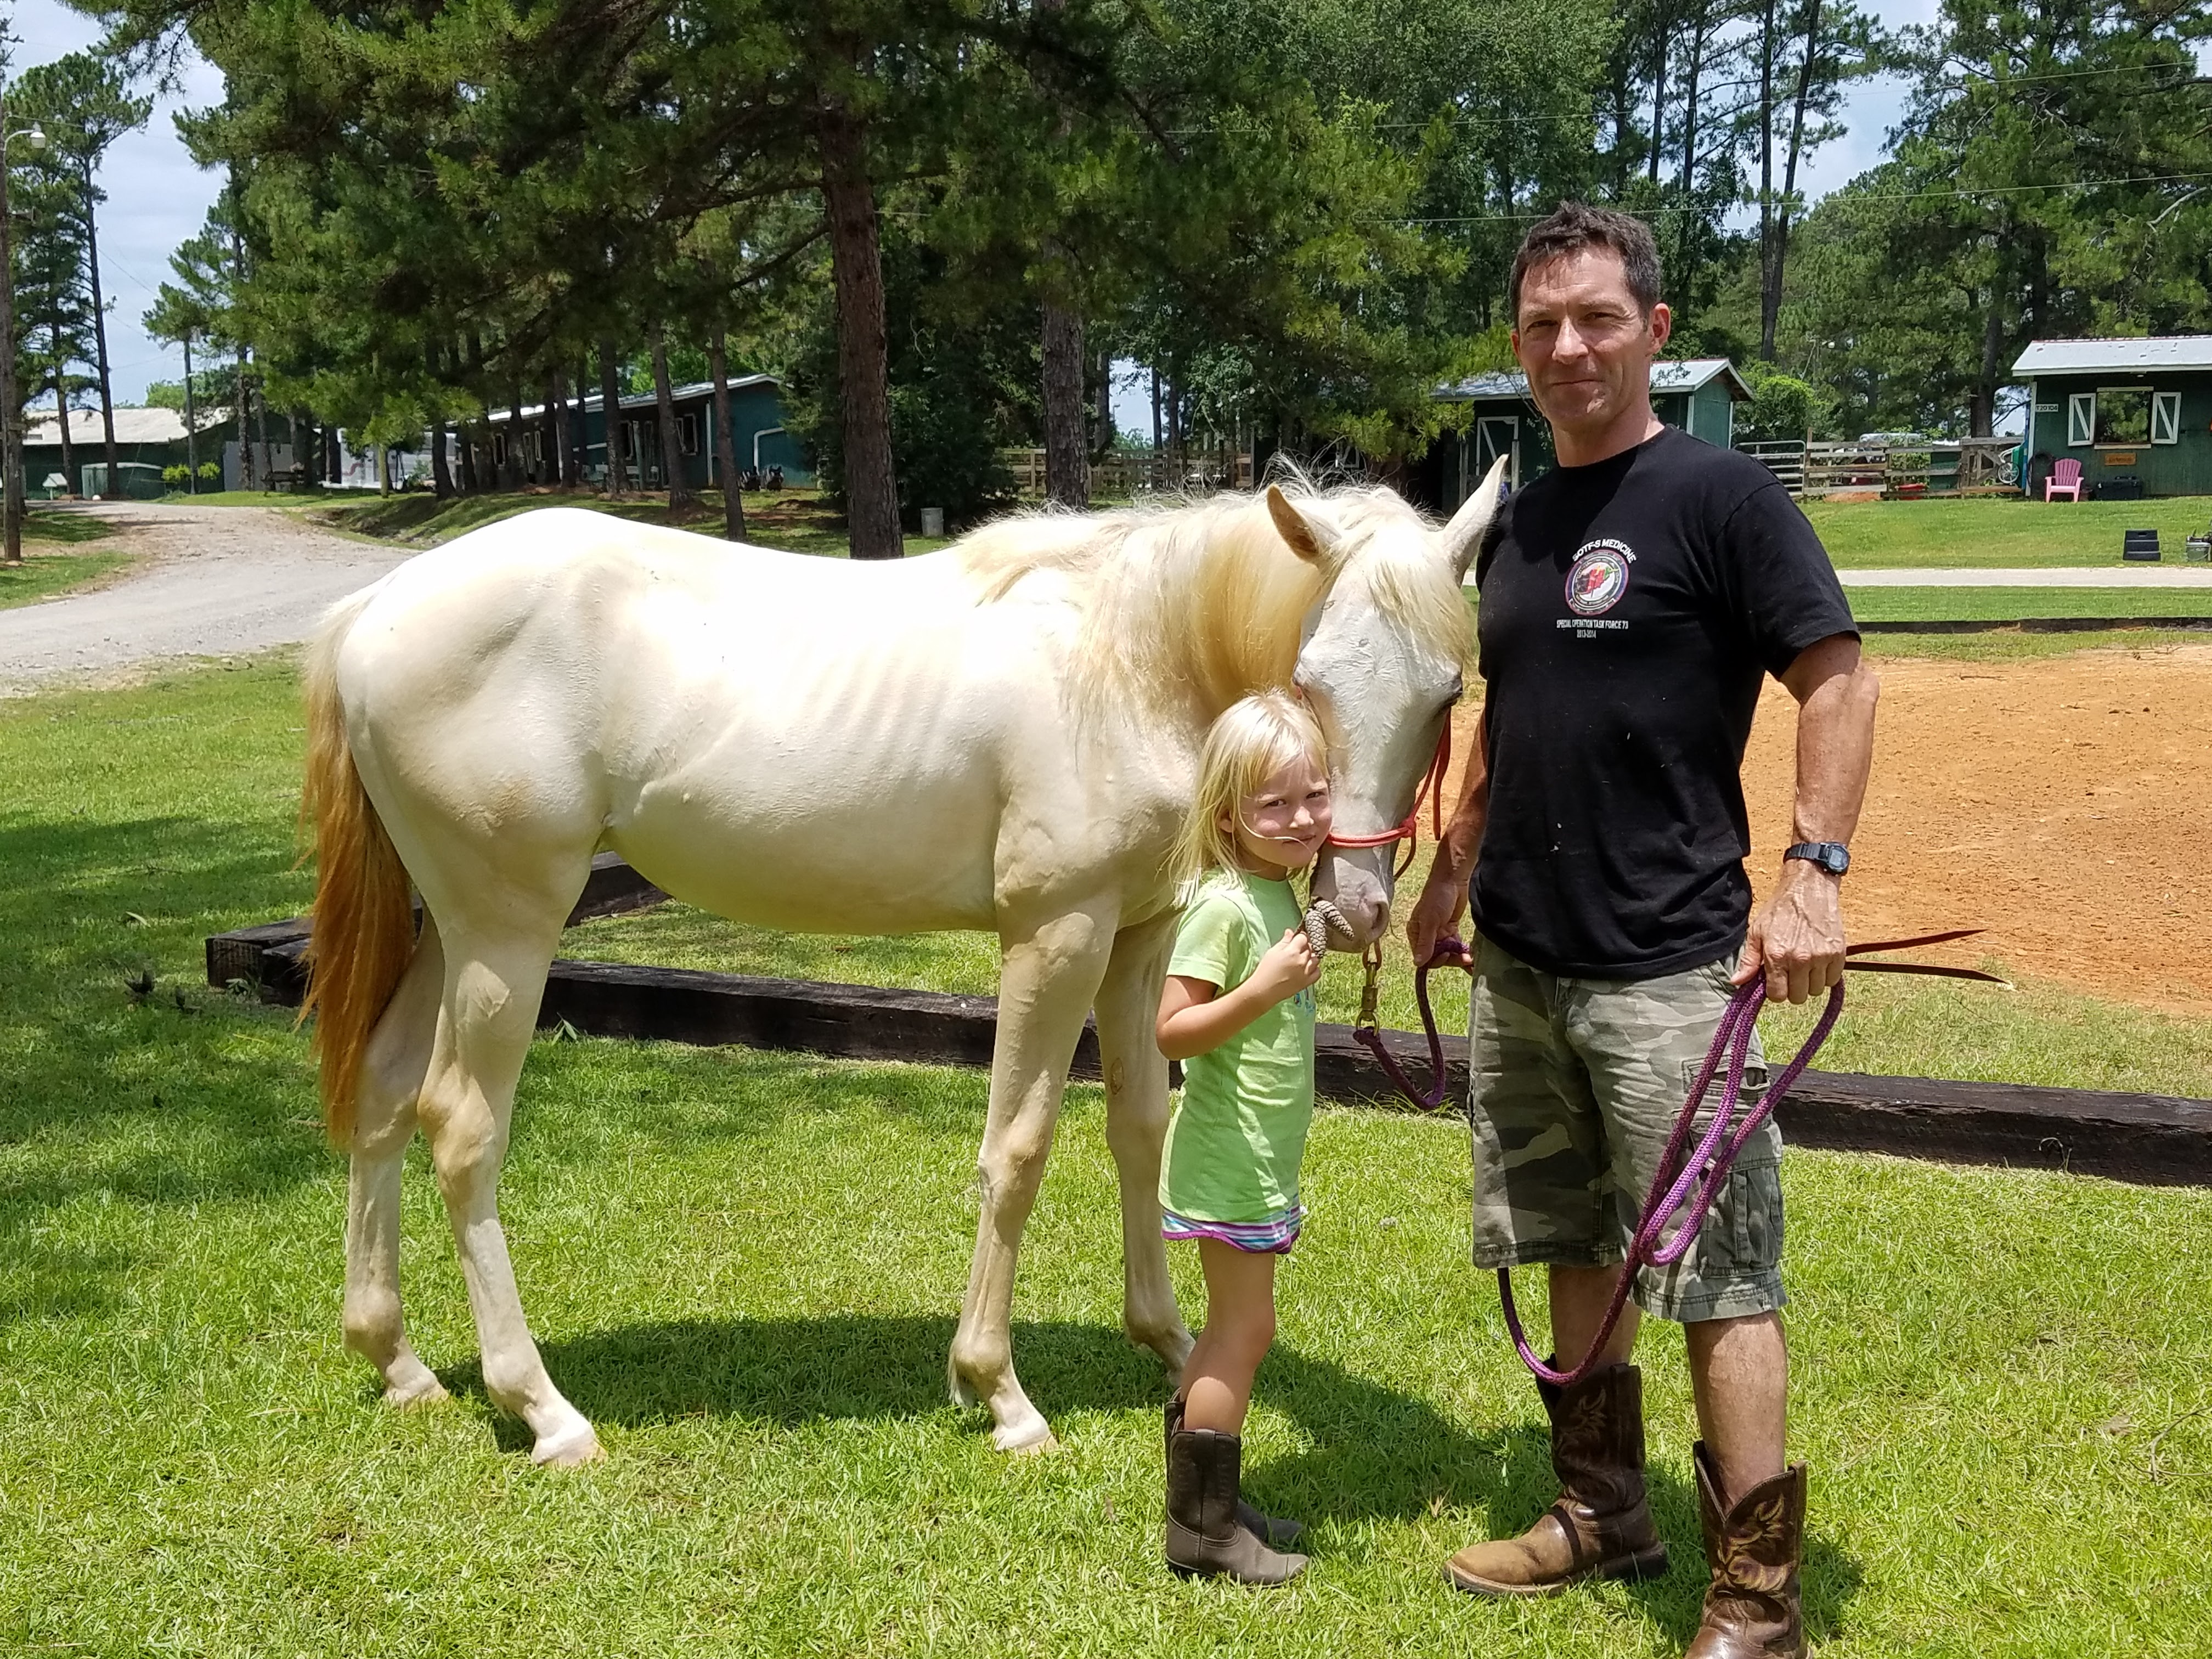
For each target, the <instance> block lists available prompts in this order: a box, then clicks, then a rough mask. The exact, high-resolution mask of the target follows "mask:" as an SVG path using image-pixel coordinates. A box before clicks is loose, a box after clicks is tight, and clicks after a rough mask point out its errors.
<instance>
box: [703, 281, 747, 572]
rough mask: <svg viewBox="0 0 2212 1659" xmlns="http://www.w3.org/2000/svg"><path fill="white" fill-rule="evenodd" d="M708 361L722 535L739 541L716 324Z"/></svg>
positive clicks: (731, 436)
mask: <svg viewBox="0 0 2212 1659" xmlns="http://www.w3.org/2000/svg"><path fill="white" fill-rule="evenodd" d="M707 361H708V364H709V365H711V366H712V368H714V470H715V471H717V472H719V473H720V474H721V475H722V535H723V537H724V538H726V539H727V540H730V541H733V542H741V541H743V540H744V538H745V493H744V490H742V489H739V488H738V435H737V433H736V432H735V431H734V430H733V429H732V428H731V426H730V365H729V357H728V345H727V342H726V340H725V339H724V338H723V335H722V329H721V326H720V325H719V324H717V325H715V328H714V337H713V338H712V339H710V340H709V341H708V343H707Z"/></svg>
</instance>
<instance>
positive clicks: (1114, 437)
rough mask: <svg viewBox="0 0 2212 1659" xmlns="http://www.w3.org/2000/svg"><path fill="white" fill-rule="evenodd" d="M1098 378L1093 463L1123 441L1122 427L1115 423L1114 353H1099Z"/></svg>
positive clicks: (1093, 412) (1093, 407) (1092, 447)
mask: <svg viewBox="0 0 2212 1659" xmlns="http://www.w3.org/2000/svg"><path fill="white" fill-rule="evenodd" d="M1097 367H1098V379H1097V383H1096V390H1095V393H1094V395H1095V396H1096V397H1097V403H1096V404H1094V405H1093V406H1092V409H1091V415H1092V423H1091V461H1092V462H1093V464H1096V463H1097V462H1100V461H1103V460H1104V459H1106V458H1107V457H1108V456H1109V455H1111V454H1112V453H1114V451H1115V447H1116V446H1118V445H1119V444H1120V443H1121V431H1120V429H1119V428H1117V427H1115V424H1114V354H1113V353H1112V352H1110V351H1102V352H1100V353H1099V354H1098V364H1097Z"/></svg>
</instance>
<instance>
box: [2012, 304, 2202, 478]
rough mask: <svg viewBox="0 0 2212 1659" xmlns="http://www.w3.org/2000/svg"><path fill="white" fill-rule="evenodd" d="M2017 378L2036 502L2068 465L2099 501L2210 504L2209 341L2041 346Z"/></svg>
mask: <svg viewBox="0 0 2212 1659" xmlns="http://www.w3.org/2000/svg"><path fill="white" fill-rule="evenodd" d="M2013 378H2014V380H2015V381H2024V382H2026V383H2027V386H2028V389H2029V392H2030V393H2031V396H2030V398H2029V406H2028V417H2027V435H2026V437H2025V438H2024V439H2023V441H2022V448H2023V451H2024V453H2026V455H2027V477H2026V479H2025V483H2026V485H2027V493H2028V494H2029V495H2033V496H2040V495H2042V494H2043V481H2044V480H2045V478H2047V477H2050V476H2051V469H2052V467H2053V466H2054V465H2056V464H2057V462H2058V461H2060V460H2062V459H2066V458H2069V457H2070V458H2072V459H2075V460H2077V461H2079V462H2080V463H2081V480H2082V482H2083V483H2085V484H2087V486H2088V491H2087V493H2088V494H2089V495H2092V496H2096V495H2103V496H2104V497H2105V498H2106V499H2107V500H2124V499H2127V498H2129V497H2131V496H2135V495H2212V334H2172V335H2163V336H2147V337H2139V338H2130V339H2106V340H2037V341H2034V342H2033V343H2031V344H2030V345H2029V346H2028V348H2027V349H2026V350H2025V351H2023V352H2021V354H2020V356H2019V358H2018V360H2017V361H2016V362H2014V364H2013Z"/></svg>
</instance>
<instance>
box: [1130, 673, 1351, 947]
mask: <svg viewBox="0 0 2212 1659" xmlns="http://www.w3.org/2000/svg"><path fill="white" fill-rule="evenodd" d="M1297 760H1309V761H1311V762H1313V763H1315V764H1316V766H1317V767H1320V768H1321V769H1323V770H1326V769H1327V768H1328V739H1327V738H1323V737H1322V732H1321V725H1320V722H1318V721H1317V720H1315V719H1314V717H1313V711H1312V710H1311V709H1310V708H1307V707H1306V706H1305V704H1304V702H1300V701H1299V700H1298V699H1297V697H1295V696H1291V693H1289V692H1287V691H1281V690H1274V691H1256V692H1255V693H1253V694H1252V695H1251V696H1249V697H1242V698H1239V699H1238V700H1237V702H1233V703H1231V704H1230V705H1229V707H1228V708H1225V709H1224V710H1223V711H1222V714H1221V718H1220V719H1218V720H1215V721H1214V722H1213V728H1212V730H1211V731H1209V732H1207V733H1206V747H1205V748H1204V749H1203V750H1200V753H1199V757H1198V793H1197V795H1196V797H1195V798H1194V799H1193V800H1192V802H1191V804H1190V816H1189V817H1187V818H1185V819H1184V820H1183V826H1182V834H1181V835H1179V836H1176V845H1175V852H1174V854H1173V855H1172V857H1171V859H1170V864H1169V869H1170V872H1172V873H1173V875H1174V877H1175V880H1176V893H1177V895H1178V896H1179V898H1180V899H1181V901H1182V902H1184V903H1188V902H1189V901H1190V898H1191V896H1192V895H1193V894H1194V893H1195V892H1196V891H1197V889H1198V886H1199V884H1200V883H1201V882H1203V881H1204V880H1205V879H1206V878H1207V877H1208V876H1210V875H1212V873H1213V872H1215V871H1217V870H1235V869H1237V868H1238V867H1239V861H1238V859H1237V830H1236V828H1235V826H1236V824H1237V822H1238V821H1239V820H1240V819H1241V817H1243V805H1244V798H1245V796H1247V795H1250V794H1256V793H1258V792H1259V788H1260V786H1261V784H1263V783H1265V782H1266V781H1267V780H1268V779H1269V778H1271V777H1273V775H1275V774H1276V773H1277V772H1278V771H1279V770H1281V769H1283V768H1284V767H1285V766H1288V765H1289V764H1290V763H1291V762H1292V761H1297ZM1224 818H1227V819H1228V820H1229V825H1230V827H1228V828H1226V829H1225V828H1224V827H1223V826H1222V822H1221V821H1222V819H1224Z"/></svg>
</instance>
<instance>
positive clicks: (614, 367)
mask: <svg viewBox="0 0 2212 1659" xmlns="http://www.w3.org/2000/svg"><path fill="white" fill-rule="evenodd" d="M619 371H620V365H619V364H618V363H617V362H616V361H615V343H614V342H613V341H612V340H611V339H607V340H601V341H600V342H599V417H600V422H599V423H600V424H601V425H602V426H603V427H605V428H606V435H607V499H608V500H609V501H620V500H621V499H622V496H623V453H622V386H621V385H620V382H619V380H618V378H617V376H618V374H619Z"/></svg>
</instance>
